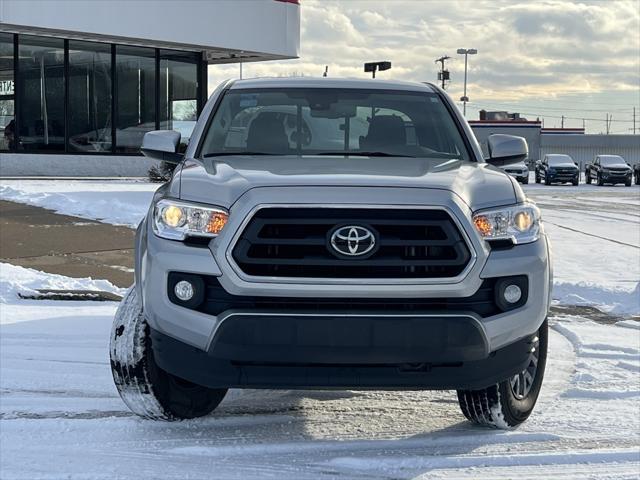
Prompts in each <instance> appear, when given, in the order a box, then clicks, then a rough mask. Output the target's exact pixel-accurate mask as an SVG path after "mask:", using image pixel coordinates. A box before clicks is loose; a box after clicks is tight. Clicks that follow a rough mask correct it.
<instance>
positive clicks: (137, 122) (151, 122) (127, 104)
mask: <svg viewBox="0 0 640 480" xmlns="http://www.w3.org/2000/svg"><path fill="white" fill-rule="evenodd" d="M116 84H117V92H118V94H117V98H118V102H117V107H116V112H117V115H116V118H117V121H116V128H117V129H116V151H117V152H119V153H140V146H141V145H142V137H144V134H145V133H146V132H148V131H150V130H155V128H156V52H155V50H154V49H153V48H142V47H126V46H120V45H118V46H117V47H116Z"/></svg>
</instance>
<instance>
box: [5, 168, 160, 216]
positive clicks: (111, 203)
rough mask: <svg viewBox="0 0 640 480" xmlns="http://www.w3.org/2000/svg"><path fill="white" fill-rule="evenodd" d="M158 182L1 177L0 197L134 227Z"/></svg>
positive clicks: (148, 203)
mask: <svg viewBox="0 0 640 480" xmlns="http://www.w3.org/2000/svg"><path fill="white" fill-rule="evenodd" d="M158 186H159V185H158V184H157V183H149V182H144V181H123V180H113V181H111V180H110V181H97V180H76V181H69V180H66V181H63V180H3V182H2V185H0V200H9V201H12V202H18V203H26V204H27V205H34V206H37V207H43V208H47V209H49V210H54V211H55V212H57V213H61V214H64V215H72V216H76V217H81V218H88V219H94V220H100V221H102V222H105V223H111V224H113V225H127V226H130V227H137V226H138V223H140V220H142V218H144V216H145V215H146V213H147V210H148V209H149V205H150V204H151V200H152V198H153V193H154V192H155V191H156V190H157V189H158Z"/></svg>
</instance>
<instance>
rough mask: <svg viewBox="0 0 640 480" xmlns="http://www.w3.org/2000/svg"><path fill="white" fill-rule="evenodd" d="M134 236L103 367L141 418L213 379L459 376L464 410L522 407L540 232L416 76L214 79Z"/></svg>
mask: <svg viewBox="0 0 640 480" xmlns="http://www.w3.org/2000/svg"><path fill="white" fill-rule="evenodd" d="M179 142H180V134H179V133H178V132H173V131H155V132H149V133H147V134H146V136H145V138H144V142H143V147H142V151H143V153H144V154H145V155H147V156H148V157H151V158H154V159H158V160H162V161H165V162H173V163H175V164H176V168H175V171H174V173H173V176H172V178H171V180H170V181H168V182H167V183H166V184H164V185H163V186H161V187H160V188H159V189H158V191H157V192H156V194H155V197H154V199H153V202H152V205H151V208H150V210H149V213H148V215H147V216H146V218H145V219H144V220H143V221H142V223H141V224H140V226H139V228H138V231H137V236H136V262H135V285H134V286H133V287H132V288H131V289H130V290H129V291H128V293H127V295H126V296H125V298H124V299H123V301H122V304H121V306H120V308H119V310H118V312H117V314H116V318H115V322H114V325H113V330H112V336H111V347H110V353H111V366H112V370H113V377H114V380H115V384H116V386H117V388H118V391H119V393H120V395H121V397H122V399H123V400H124V401H125V403H126V404H127V405H128V406H129V408H130V409H131V410H132V411H133V412H135V413H137V414H139V415H141V416H143V417H147V418H154V419H164V420H176V419H183V418H194V417H199V416H203V415H207V414H209V413H210V412H211V411H212V410H213V409H214V408H215V407H216V406H217V405H218V404H219V403H220V402H221V401H222V399H223V397H224V396H225V394H226V392H227V389H229V388H269V389H273V388H283V389H325V388H332V389H387V390H421V389H436V390H440V389H441V390H445V389H446V390H449V389H453V390H457V392H458V398H459V401H460V406H461V409H462V412H463V414H464V415H465V416H466V417H467V418H468V419H469V420H471V421H473V422H476V423H479V424H485V425H491V426H497V427H501V428H508V427H513V426H516V425H518V424H520V423H522V422H523V421H525V420H526V419H527V417H528V416H529V414H530V413H531V411H532V409H533V407H534V405H535V402H536V400H537V397H538V393H539V391H540V387H541V383H542V378H543V374H544V368H545V361H546V354H547V322H546V317H547V312H548V308H549V302H550V292H551V280H552V278H551V277H552V271H551V261H550V250H549V243H548V240H547V238H546V236H545V233H544V230H543V227H542V223H541V220H540V213H539V211H538V209H537V208H536V206H535V205H533V204H532V203H530V202H529V201H528V200H527V199H526V197H525V196H524V194H523V192H522V190H521V188H520V186H519V185H518V183H517V182H516V180H515V179H513V178H512V177H510V176H509V175H507V174H506V173H505V172H504V171H502V170H500V169H499V168H496V167H500V166H504V165H507V164H510V163H517V162H521V161H522V160H524V159H525V158H526V156H527V145H526V142H525V141H524V140H523V139H522V138H519V137H512V136H507V135H494V136H492V137H490V138H489V141H488V146H489V158H487V159H485V158H483V156H482V152H481V150H480V148H479V146H478V143H477V142H476V140H475V138H474V136H473V133H472V132H471V129H470V128H469V126H468V125H467V122H466V121H465V120H464V118H463V117H462V116H461V114H460V112H459V111H458V109H457V108H456V106H455V105H454V104H453V103H452V101H451V100H450V99H449V97H448V96H447V95H446V94H445V93H444V92H443V91H442V90H440V89H439V88H437V87H436V86H434V85H429V84H421V83H403V82H384V81H378V80H346V79H345V80H338V79H328V78H322V79H307V78H293V79H256V80H240V81H228V82H225V83H224V84H222V85H221V86H220V87H219V88H218V89H217V90H216V91H215V92H214V93H213V94H212V96H211V98H210V99H209V101H208V103H207V104H206V106H205V108H204V110H203V111H202V113H201V115H200V118H199V120H198V123H197V125H196V127H195V130H194V132H193V135H192V136H191V139H190V142H189V145H188V147H187V150H186V152H185V153H177V147H178V145H179Z"/></svg>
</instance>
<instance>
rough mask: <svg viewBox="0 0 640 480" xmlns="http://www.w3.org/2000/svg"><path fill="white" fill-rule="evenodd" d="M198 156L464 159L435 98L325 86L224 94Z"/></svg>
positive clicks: (453, 130)
mask: <svg viewBox="0 0 640 480" xmlns="http://www.w3.org/2000/svg"><path fill="white" fill-rule="evenodd" d="M201 153H202V156H204V157H207V156H222V155H240V154H253V155H370V156H410V157H434V158H446V159H460V160H468V159H469V153H468V151H467V149H466V147H465V144H464V142H463V140H462V137H461V135H460V132H459V131H458V129H457V128H456V125H455V123H454V121H453V119H452V117H451V114H450V113H449V111H448V110H447V108H446V106H445V105H444V104H443V103H442V100H441V99H440V97H439V96H438V95H436V94H433V93H427V92H425V93H422V92H405V91H388V90H356V89H328V88H312V89H309V88H289V89H262V90H260V89H256V90H230V91H228V92H227V93H226V94H225V95H224V97H223V99H222V101H221V103H220V105H219V107H218V109H217V111H216V112H215V116H214V118H213V120H212V122H211V123H210V126H209V130H208V132H207V133H206V135H205V139H204V142H203V146H202V149H201Z"/></svg>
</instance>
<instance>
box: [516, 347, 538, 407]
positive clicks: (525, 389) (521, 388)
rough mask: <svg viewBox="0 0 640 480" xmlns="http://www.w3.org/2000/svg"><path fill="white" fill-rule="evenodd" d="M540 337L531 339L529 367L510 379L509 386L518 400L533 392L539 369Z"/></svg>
mask: <svg viewBox="0 0 640 480" xmlns="http://www.w3.org/2000/svg"><path fill="white" fill-rule="evenodd" d="M539 343H540V340H539V338H538V337H537V336H536V337H534V338H533V340H531V343H530V344H531V351H530V353H529V362H528V363H527V367H526V368H525V369H524V370H523V371H522V372H520V373H517V374H516V375H514V376H513V377H511V379H509V386H510V387H511V392H512V393H513V396H514V397H515V398H517V399H518V400H523V399H525V398H526V397H527V395H529V392H531V388H532V387H533V381H534V380H535V378H536V372H537V371H538V356H539V355H540V352H539V350H538V344H539Z"/></svg>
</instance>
